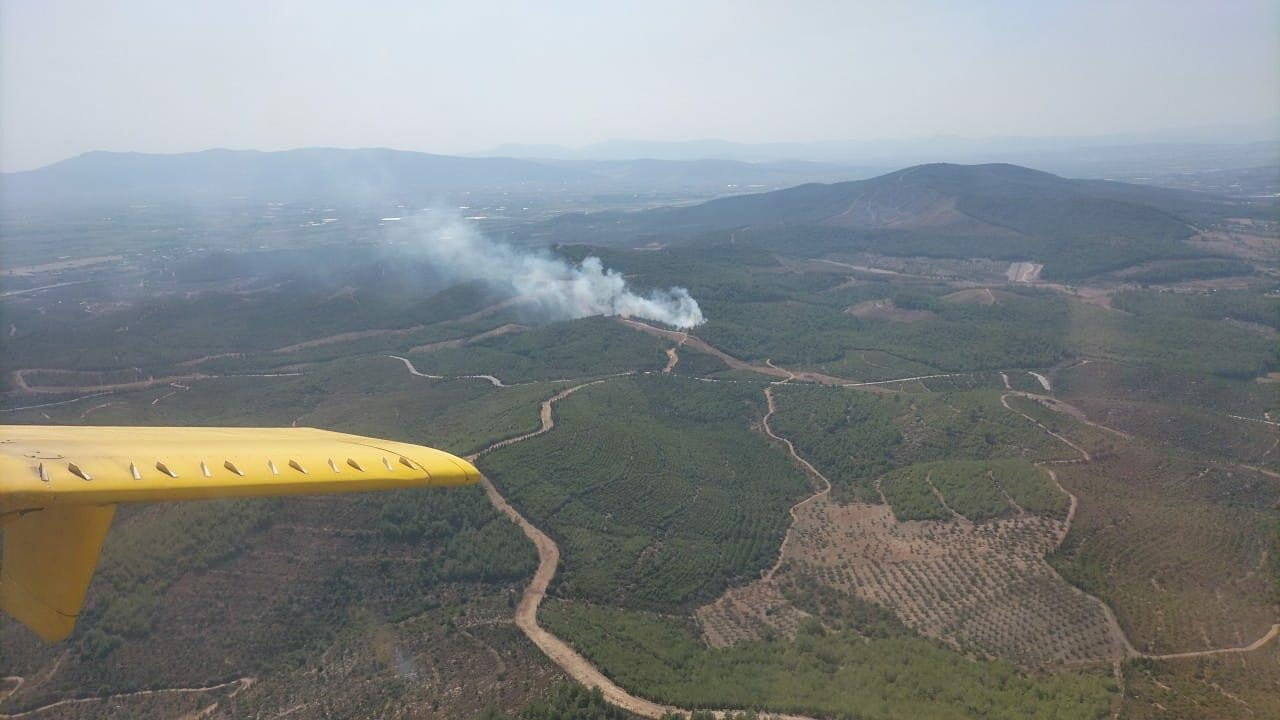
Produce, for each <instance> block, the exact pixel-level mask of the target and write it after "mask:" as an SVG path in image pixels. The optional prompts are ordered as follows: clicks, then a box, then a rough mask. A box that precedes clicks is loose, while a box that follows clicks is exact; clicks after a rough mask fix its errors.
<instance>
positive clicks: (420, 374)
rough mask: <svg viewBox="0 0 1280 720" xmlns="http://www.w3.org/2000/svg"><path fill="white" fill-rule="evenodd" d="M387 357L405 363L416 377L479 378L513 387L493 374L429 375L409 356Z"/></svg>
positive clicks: (434, 378)
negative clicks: (414, 364)
mask: <svg viewBox="0 0 1280 720" xmlns="http://www.w3.org/2000/svg"><path fill="white" fill-rule="evenodd" d="M387 357H389V358H394V359H396V360H399V361H400V362H402V363H404V367H405V369H406V370H408V371H409V374H410V375H413V376H414V377H421V378H429V379H431V380H457V379H463V378H465V379H470V378H474V379H477V380H485V381H487V382H488V383H489V384H490V385H492V386H494V387H511V386H510V385H507V384H506V383H504V382H502V381H501V380H499V379H498V378H496V377H494V376H492V375H453V376H448V377H446V376H444V375H428V374H427V373H424V372H418V368H416V367H414V366H413V361H411V360H410V359H409V358H407V357H400V356H399V355H388V356H387Z"/></svg>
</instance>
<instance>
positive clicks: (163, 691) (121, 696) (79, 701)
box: [0, 677, 255, 720]
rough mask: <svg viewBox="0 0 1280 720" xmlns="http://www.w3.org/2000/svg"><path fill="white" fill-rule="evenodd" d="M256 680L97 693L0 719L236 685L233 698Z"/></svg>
mask: <svg viewBox="0 0 1280 720" xmlns="http://www.w3.org/2000/svg"><path fill="white" fill-rule="evenodd" d="M6 679H11V678H6ZM19 680H21V678H19ZM254 682H255V680H254V678H251V677H242V678H237V679H235V680H229V681H227V682H224V683H218V684H216V685H206V686H204V687H177V688H160V689H157V690H136V691H134V692H127V693H116V694H114V695H97V696H93V697H84V698H70V699H67V700H58V701H57V702H52V703H49V704H48V705H41V706H40V707H36V708H32V709H30V710H24V711H23V712H19V713H13V714H11V715H0V720H14V719H16V718H24V717H31V716H34V715H38V714H40V713H43V712H45V711H47V710H53V709H54V708H59V707H65V706H67V705H83V704H85V703H96V702H106V701H110V700H125V699H128V698H135V697H146V696H149V695H190V694H194V693H207V692H213V691H215V690H223V689H226V688H229V687H232V686H233V685H234V686H235V689H234V690H232V691H231V692H230V693H228V694H227V697H228V698H233V697H235V696H236V695H238V694H239V693H240V692H241V691H242V690H244V689H246V688H248V687H250V686H251V685H253V683H254ZM21 684H22V683H21V682H19V683H18V685H19V686H21ZM14 690H15V691H16V690H17V687H15V688H14ZM11 694H12V693H11Z"/></svg>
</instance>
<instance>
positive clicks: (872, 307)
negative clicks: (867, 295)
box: [845, 298, 933, 323]
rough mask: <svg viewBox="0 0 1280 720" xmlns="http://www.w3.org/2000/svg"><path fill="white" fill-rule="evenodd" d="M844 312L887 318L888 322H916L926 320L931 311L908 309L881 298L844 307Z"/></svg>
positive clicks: (859, 316) (874, 318)
mask: <svg viewBox="0 0 1280 720" xmlns="http://www.w3.org/2000/svg"><path fill="white" fill-rule="evenodd" d="M845 312H847V313H849V314H850V315H852V316H854V317H857V318H865V319H868V320H888V321H890V322H908V323H909V322H917V321H920V320H928V319H929V318H931V317H933V313H932V312H930V311H928V310H909V309H907V308H900V307H898V306H896V305H894V304H893V300H890V299H889V298H882V299H880V300H868V301H866V302H860V303H858V304H857V305H853V306H850V307H848V308H845Z"/></svg>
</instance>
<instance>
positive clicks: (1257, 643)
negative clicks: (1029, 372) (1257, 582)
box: [1000, 392, 1280, 660]
mask: <svg viewBox="0 0 1280 720" xmlns="http://www.w3.org/2000/svg"><path fill="white" fill-rule="evenodd" d="M1010 395H1021V396H1023V397H1030V398H1037V397H1040V396H1037V395H1033V394H1031V393H1022V392H1008V393H1005V394H1003V395H1001V396H1000V404H1002V405H1004V407H1005V409H1006V410H1009V411H1010V412H1013V413H1016V414H1018V415H1020V416H1022V417H1023V418H1026V419H1027V420H1028V421H1030V422H1031V423H1033V424H1035V426H1036V427H1038V428H1040V429H1041V430H1043V431H1045V432H1046V433H1048V434H1049V435H1052V436H1053V437H1055V438H1057V439H1058V440H1061V441H1062V442H1064V443H1066V444H1067V445H1069V446H1071V447H1072V448H1073V449H1074V450H1075V451H1076V452H1078V453H1080V456H1081V457H1082V458H1083V459H1084V461H1085V462H1089V461H1090V460H1092V457H1091V456H1090V455H1089V453H1088V451H1086V450H1085V449H1084V448H1082V447H1080V446H1079V445H1077V444H1075V443H1074V442H1071V441H1070V440H1068V439H1066V438H1065V437H1063V436H1061V435H1059V434H1058V433H1055V432H1053V431H1052V430H1050V429H1049V428H1047V427H1045V426H1044V425H1043V424H1041V423H1040V421H1039V420H1036V419H1035V418H1033V417H1031V416H1030V415H1026V414H1024V413H1022V412H1020V411H1018V410H1015V409H1013V407H1011V406H1010V405H1009V402H1008V398H1009V396H1010ZM1084 422H1085V423H1087V424H1089V425H1093V426H1094V427H1098V428H1102V429H1103V430H1108V431H1110V432H1114V433H1117V434H1121V435H1123V433H1120V431H1118V430H1112V429H1111V428H1108V427H1106V426H1104V425H1099V424H1097V423H1094V422H1091V421H1089V420H1084ZM1125 437H1128V436H1127V435H1126V436H1125ZM1036 465H1038V466H1039V467H1041V468H1043V469H1045V470H1047V471H1048V473H1049V478H1050V479H1051V480H1053V484H1054V485H1056V486H1057V488H1058V490H1060V491H1061V492H1062V493H1063V494H1064V495H1066V496H1067V497H1068V498H1069V499H1070V501H1071V504H1070V506H1069V508H1068V510H1067V522H1066V528H1067V529H1070V527H1071V521H1072V520H1074V519H1075V516H1076V507H1077V506H1078V505H1079V501H1078V500H1077V499H1076V496H1075V494H1073V493H1072V492H1070V491H1069V490H1067V489H1066V488H1065V487H1064V486H1063V485H1062V483H1061V482H1059V481H1058V474H1057V473H1055V472H1054V471H1053V469H1052V468H1050V467H1048V466H1047V465H1046V464H1045V463H1036ZM1255 469H1257V468H1255ZM1062 539H1064V540H1065V539H1066V531H1065V530H1064V532H1063V537H1062ZM1059 543H1061V540H1060V541H1059ZM1054 572H1057V570H1054ZM1064 582H1065V580H1064ZM1081 592H1084V591H1083V590H1082V591H1081ZM1090 597H1093V598H1094V599H1096V600H1097V601H1098V602H1099V603H1101V604H1102V607H1103V608H1104V609H1105V610H1106V613H1107V621H1108V623H1109V624H1110V625H1111V626H1112V628H1113V631H1114V632H1116V633H1117V634H1118V637H1120V638H1121V639H1122V640H1123V641H1124V645H1125V649H1126V653H1127V655H1128V656H1129V657H1141V658H1147V659H1150V660H1180V659H1186V658H1198V657H1206V656H1209V655H1223V654H1229V653H1243V652H1253V651H1254V650H1257V649H1259V648H1262V647H1265V646H1266V645H1267V643H1269V642H1271V641H1272V640H1275V639H1276V637H1277V636H1280V623H1277V624H1274V625H1272V626H1271V629H1270V630H1268V631H1267V632H1266V633H1265V634H1264V635H1263V636H1262V637H1260V638H1258V639H1257V640H1254V641H1253V642H1252V643H1249V644H1248V645H1241V646H1238V647H1225V648H1212V649H1209V650H1191V651H1188V652H1180V653H1165V654H1162V655H1161V654H1152V653H1144V652H1139V651H1138V649H1137V648H1135V647H1134V646H1133V643H1131V642H1129V636H1128V635H1126V634H1125V632H1124V629H1123V628H1122V627H1120V621H1119V620H1118V619H1117V618H1116V616H1115V613H1114V612H1113V611H1112V610H1111V606H1110V605H1108V604H1107V603H1106V602H1103V600H1102V599H1101V598H1097V597H1096V596H1093V595H1090Z"/></svg>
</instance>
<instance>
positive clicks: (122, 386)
mask: <svg viewBox="0 0 1280 720" xmlns="http://www.w3.org/2000/svg"><path fill="white" fill-rule="evenodd" d="M29 372H48V371H47V370H43V369H40V368H36V369H26V370H14V371H13V373H12V377H13V384H14V387H16V388H17V390H16V391H15V392H16V393H17V394H20V395H56V394H60V393H96V392H120V391H126V390H145V389H147V388H152V387H155V386H157V385H168V384H169V383H175V382H191V381H193V380H208V379H210V378H216V377H218V376H217V375H205V374H203V373H192V374H190V375H171V376H169V377H158V378H148V379H146V380H132V381H129V382H119V383H102V384H98V385H31V384H29V383H28V382H27V377H26V374H27V373H29Z"/></svg>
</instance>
